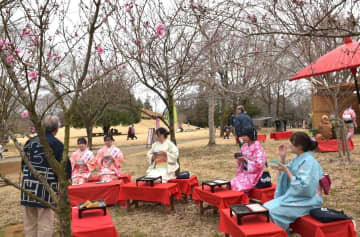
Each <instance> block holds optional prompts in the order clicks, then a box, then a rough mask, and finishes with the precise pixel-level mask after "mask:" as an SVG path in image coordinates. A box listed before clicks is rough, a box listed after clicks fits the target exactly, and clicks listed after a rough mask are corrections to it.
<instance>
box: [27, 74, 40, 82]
mask: <svg viewBox="0 0 360 237" xmlns="http://www.w3.org/2000/svg"><path fill="white" fill-rule="evenodd" d="M28 76H29V77H30V78H31V79H33V80H34V81H37V79H38V76H37V73H36V72H29V73H28Z"/></svg>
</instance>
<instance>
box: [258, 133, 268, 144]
mask: <svg viewBox="0 0 360 237" xmlns="http://www.w3.org/2000/svg"><path fill="white" fill-rule="evenodd" d="M257 140H258V141H259V142H265V141H266V134H258V135H257Z"/></svg>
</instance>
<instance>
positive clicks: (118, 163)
mask: <svg viewBox="0 0 360 237" xmlns="http://www.w3.org/2000/svg"><path fill="white" fill-rule="evenodd" d="M107 155H110V156H111V157H112V158H113V159H114V160H115V168H116V170H117V172H118V173H119V174H120V173H121V167H122V163H123V161H124V155H123V153H122V152H121V150H120V149H119V148H117V147H115V146H111V147H110V148H109V147H107V146H104V147H103V148H101V149H100V150H99V151H98V153H97V155H96V161H97V165H98V166H99V167H100V169H101V168H103V164H102V160H103V159H104V157H105V156H107Z"/></svg>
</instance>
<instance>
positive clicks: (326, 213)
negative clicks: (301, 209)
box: [310, 208, 352, 223]
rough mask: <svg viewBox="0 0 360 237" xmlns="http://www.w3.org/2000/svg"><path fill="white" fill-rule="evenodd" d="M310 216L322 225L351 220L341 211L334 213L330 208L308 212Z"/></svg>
mask: <svg viewBox="0 0 360 237" xmlns="http://www.w3.org/2000/svg"><path fill="white" fill-rule="evenodd" d="M310 216H312V217H314V218H315V219H316V220H318V221H320V222H322V223H328V222H333V221H340V220H349V219H352V218H351V217H348V216H347V215H346V214H345V213H344V212H343V211H336V210H334V209H330V208H315V209H312V210H310Z"/></svg>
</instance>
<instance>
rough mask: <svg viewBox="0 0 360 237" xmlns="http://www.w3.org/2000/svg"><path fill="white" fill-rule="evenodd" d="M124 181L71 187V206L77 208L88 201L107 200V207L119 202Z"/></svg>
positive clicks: (69, 190) (91, 183) (69, 191)
mask: <svg viewBox="0 0 360 237" xmlns="http://www.w3.org/2000/svg"><path fill="white" fill-rule="evenodd" d="M122 184H124V180H113V181H111V182H109V183H104V184H97V183H95V182H90V183H84V184H81V185H72V186H69V189H68V193H69V199H70V205H71V206H77V205H79V203H80V202H85V201H86V200H105V202H106V205H114V204H117V203H118V202H119V192H120V185H122Z"/></svg>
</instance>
